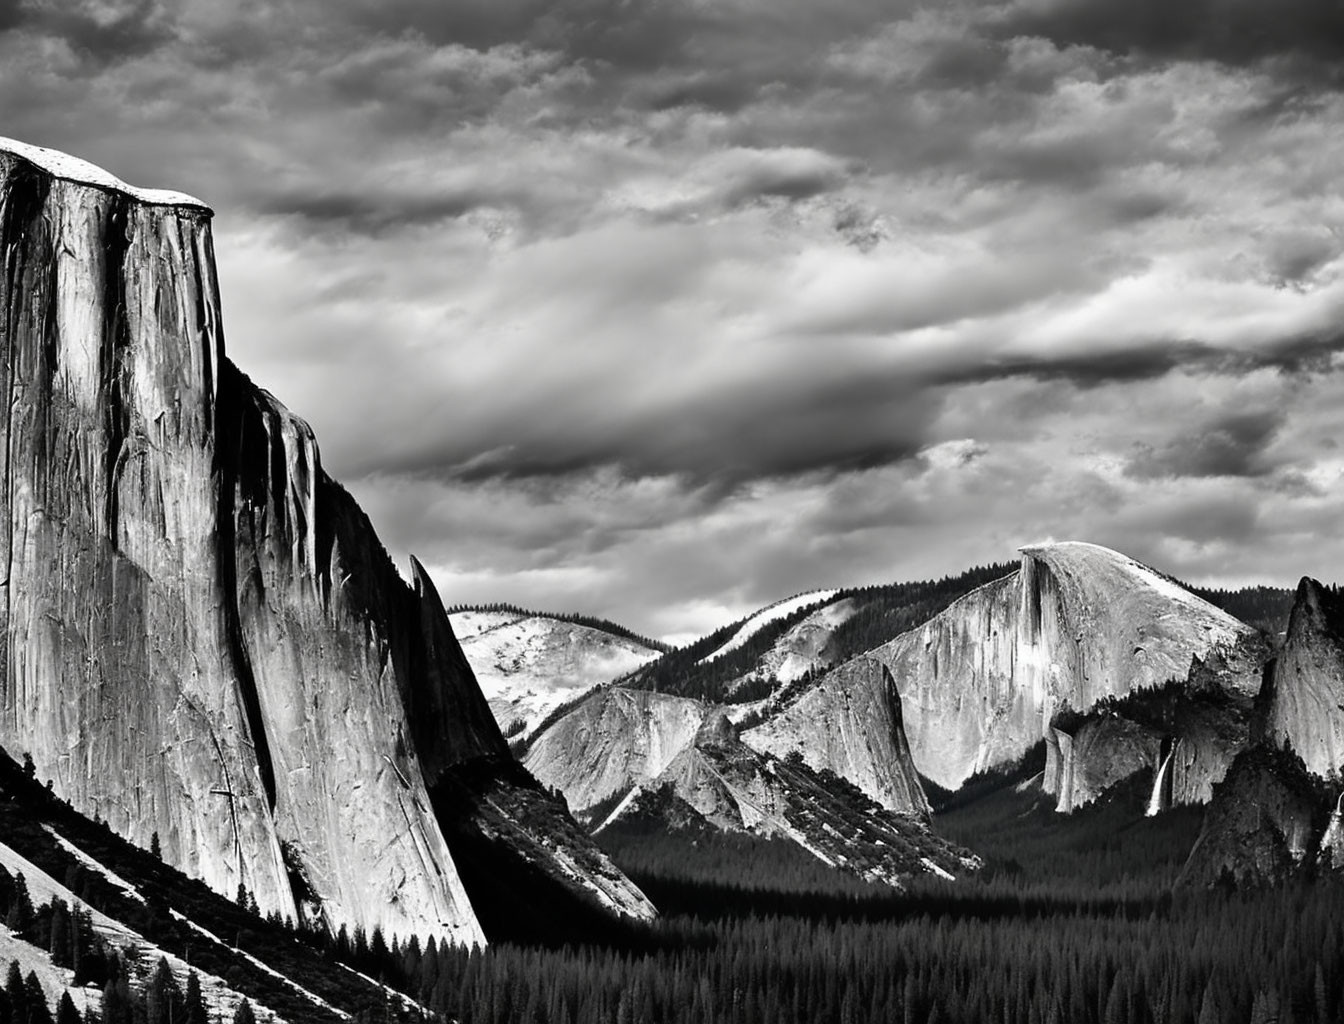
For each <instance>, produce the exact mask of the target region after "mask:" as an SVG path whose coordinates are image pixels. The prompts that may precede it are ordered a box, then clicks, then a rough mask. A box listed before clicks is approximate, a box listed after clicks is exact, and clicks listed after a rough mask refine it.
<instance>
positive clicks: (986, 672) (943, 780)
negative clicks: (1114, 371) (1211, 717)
mask: <svg viewBox="0 0 1344 1024" xmlns="http://www.w3.org/2000/svg"><path fill="white" fill-rule="evenodd" d="M868 657H870V658H872V659H874V660H876V661H879V662H881V663H883V664H884V665H886V666H887V668H888V669H889V670H890V672H891V674H892V677H893V678H894V679H895V681H896V685H897V687H898V688H899V690H900V693H901V698H902V701H903V705H904V710H905V729H906V733H907V735H908V737H909V741H910V749H911V753H912V755H913V758H914V763H915V765H916V767H917V768H918V769H919V770H920V771H921V772H923V773H924V774H925V775H927V776H928V777H929V778H931V779H933V780H934V781H935V782H937V783H938V784H939V785H942V786H945V787H947V788H949V789H955V788H956V787H957V786H959V785H960V784H961V783H962V782H963V781H964V780H965V779H966V778H967V777H968V776H970V775H971V774H972V773H974V772H977V771H982V770H984V769H987V768H991V767H994V766H995V765H1000V764H1006V763H1011V762H1012V761H1014V760H1016V759H1017V758H1018V757H1020V756H1021V755H1022V754H1023V753H1024V752H1025V751H1026V750H1027V749H1028V748H1029V747H1030V746H1032V744H1034V743H1036V742H1038V741H1039V740H1041V739H1042V738H1049V737H1050V736H1051V735H1052V734H1051V720H1052V719H1053V718H1054V716H1055V715H1056V714H1057V713H1058V712H1060V711H1062V710H1065V709H1071V710H1073V711H1079V712H1081V711H1086V710H1087V709H1089V708H1091V707H1092V706H1094V705H1096V704H1097V703H1099V702H1101V701H1103V700H1106V699H1107V698H1115V697H1123V696H1125V695H1126V694H1128V693H1131V692H1134V691H1142V690H1148V689H1153V688H1156V687H1160V686H1162V685H1164V684H1166V683H1168V682H1169V681H1171V680H1183V679H1186V678H1187V677H1188V676H1189V674H1190V672H1191V668H1192V664H1193V663H1194V661H1195V660H1196V659H1198V660H1199V661H1200V663H1201V664H1205V665H1209V666H1215V667H1216V672H1215V675H1216V684H1217V685H1218V686H1219V687H1220V688H1221V689H1224V690H1227V691H1228V692H1232V693H1236V694H1241V695H1244V696H1246V697H1247V698H1250V697H1253V696H1254V695H1255V694H1256V693H1257V692H1258V690H1259V687H1260V666H1261V663H1262V662H1263V660H1264V657H1265V651H1264V649H1263V643H1262V641H1261V639H1260V637H1259V634H1258V633H1257V631H1255V630H1253V629H1251V628H1250V627H1249V626H1246V625H1244V624H1242V623H1241V622H1238V621H1237V620H1236V619H1234V618H1232V617H1231V616H1230V615H1228V614H1226V613H1225V612H1223V611H1221V610H1219V609H1218V608H1215V607H1214V606H1213V605H1211V604H1208V603H1207V602H1205V601H1203V600H1201V599H1200V598H1198V597H1196V596H1195V595H1194V594H1192V593H1190V592H1189V591H1187V590H1185V589H1184V588H1182V587H1181V586H1179V585H1178V584H1176V583H1173V582H1172V581H1170V580H1168V579H1167V578H1166V577H1164V576H1162V575H1160V574H1159V573H1157V572H1154V571H1153V570H1152V569H1149V568H1147V567H1146V566H1143V565H1141V564H1139V563H1138V562H1135V561H1134V560H1132V559H1130V558H1126V557H1125V556H1124V555H1121V554H1119V553H1117V552H1114V551H1110V550H1108V549H1106V548H1103V547H1099V546H1097V545H1094V544H1083V543H1058V544H1048V545H1040V546H1035V547H1027V548H1024V549H1023V550H1022V563H1021V566H1020V568H1019V569H1018V570H1017V571H1016V572H1014V573H1012V574H1010V575H1008V576H1006V577H1004V578H1003V579H1001V580H998V581H997V582H994V583H990V584H987V585H986V586H983V587H981V588H980V589H978V590H976V591H974V592H972V593H970V594H968V595H967V596H965V597H963V598H962V599H961V600H959V601H957V602H955V603H954V604H952V605H951V606H950V607H949V608H947V609H946V610H945V611H944V612H942V613H941V614H940V615H937V616H935V617H934V618H933V619H931V620H930V621H929V622H927V623H925V624H924V625H923V626H920V627H917V628H916V629H913V630H911V631H909V632H908V633H905V634H902V635H901V636H899V637H897V638H896V639H894V640H892V641H891V642H890V643H887V644H884V645H883V646H881V647H878V648H876V649H875V650H873V651H871V652H869V654H868ZM1210 671H1212V670H1210Z"/></svg>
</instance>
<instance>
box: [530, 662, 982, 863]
mask: <svg viewBox="0 0 1344 1024" xmlns="http://www.w3.org/2000/svg"><path fill="white" fill-rule="evenodd" d="M874 668H875V671H876V676H877V679H878V685H877V686H875V687H874V688H873V690H872V693H871V695H870V696H871V698H872V699H873V700H875V701H877V702H880V703H882V704H883V712H882V713H883V714H884V715H885V716H886V718H887V721H888V722H889V724H890V725H891V726H892V728H893V729H894V734H893V735H892V736H891V737H890V742H889V744H888V745H887V747H885V748H883V750H884V751H885V753H886V754H887V755H889V756H891V757H892V758H894V760H893V761H892V763H891V765H890V766H889V767H888V769H887V771H886V772H885V775H884V776H883V777H884V779H886V780H887V782H888V790H889V791H890V792H899V793H900V794H901V800H902V801H903V803H902V806H901V808H900V810H899V812H898V811H896V810H893V809H891V808H889V807H886V806H883V805H881V804H879V803H878V802H875V801H874V800H873V799H872V798H871V797H870V796H869V795H868V794H866V793H865V792H863V791H861V790H860V789H859V788H858V787H855V786H854V785H852V784H851V783H849V782H847V781H846V780H845V779H842V778H840V777H839V776H838V775H836V774H833V773H831V772H829V771H818V770H816V769H814V768H812V767H809V765H808V763H807V760H806V757H807V755H806V753H805V752H800V751H797V750H793V749H790V750H786V751H784V752H783V754H782V755H781V756H775V755H774V754H773V753H768V752H762V751H760V750H758V749H753V748H752V746H749V745H747V744H746V743H744V742H743V741H742V739H741V738H740V737H739V735H738V732H737V728H736V727H735V726H734V725H733V724H732V723H731V722H730V720H729V718H728V716H727V714H726V712H725V710H724V709H723V708H721V707H715V706H712V705H707V704H703V703H701V702H699V701H692V700H688V699H686V698H682V697H672V696H668V695H665V694H658V693H653V692H650V691H630V690H626V689H624V688H621V687H612V688H609V689H607V690H604V691H602V692H600V693H598V694H595V695H594V696H592V697H590V698H588V699H587V700H586V701H584V702H583V703H581V704H580V705H579V706H578V707H576V708H574V709H573V710H571V711H570V712H568V713H567V714H566V715H564V716H563V717H562V718H560V719H559V720H558V721H556V722H555V723H553V724H552V725H550V726H549V727H547V728H546V729H544V730H542V732H541V733H540V734H539V735H538V736H537V738H536V740H535V742H534V743H533V744H532V745H531V747H530V748H529V751H528V754H527V759H526V765H527V767H528V768H529V770H531V771H532V772H533V773H535V774H536V776H537V778H539V779H540V780H541V781H542V782H543V783H545V784H547V785H551V786H556V787H558V788H559V789H561V790H562V791H563V792H564V794H565V797H566V799H567V801H568V802H569V804H570V806H571V807H572V808H573V809H574V813H575V815H576V816H577V817H578V818H579V820H581V821H586V822H587V823H588V825H589V826H590V827H591V828H593V829H594V831H595V832H598V833H605V832H607V831H609V830H611V829H617V830H618V831H619V830H621V829H623V828H626V827H628V826H631V825H633V826H635V827H636V828H637V829H639V830H643V831H647V830H648V829H649V828H650V819H651V818H652V817H659V816H662V826H661V827H663V828H665V829H671V830H675V829H677V828H681V827H684V825H685V824H686V823H689V822H693V823H695V827H696V828H714V829H718V830H721V831H725V832H750V833H752V834H754V835H759V836H766V837H775V838H782V839H786V840H788V841H791V842H794V843H797V844H798V845H799V846H801V847H802V848H803V849H805V850H806V851H808V852H809V853H811V854H812V855H813V856H815V857H817V858H818V859H820V860H822V861H823V862H825V863H827V864H830V865H832V866H835V867H839V868H842V869H844V870H847V871H850V872H853V873H855V874H857V875H859V876H860V877H862V878H865V879H867V880H869V881H875V882H884V883H887V884H892V885H898V884H900V883H901V881H902V879H904V878H906V877H908V876H909V875H911V874H916V873H921V872H933V873H936V874H943V875H951V876H959V875H961V874H964V873H966V872H967V871H972V870H975V869H976V868H977V867H978V866H979V862H978V861H977V860H975V858H974V857H972V856H970V855H969V854H966V853H965V851H959V850H956V849H955V848H953V847H952V846H950V845H949V844H947V843H946V842H944V841H943V840H941V839H939V838H938V837H937V836H935V835H934V834H933V833H932V832H931V831H930V829H929V827H928V823H927V820H926V815H927V806H928V805H927V802H926V801H925V800H924V796H923V792H922V790H920V789H919V783H918V781H917V780H916V779H914V778H913V775H912V776H911V777H910V778H909V779H908V780H904V781H903V783H902V785H901V786H900V787H898V788H893V787H891V786H890V783H891V780H892V779H894V778H895V776H896V775H897V774H898V772H899V769H900V765H901V764H905V765H907V766H908V764H909V755H908V751H905V748H904V739H903V737H902V736H901V735H900V702H899V698H897V697H896V694H895V689H894V688H893V687H892V686H891V685H890V680H889V679H888V680H886V683H885V684H882V683H881V672H882V670H881V666H874ZM891 701H894V707H892V706H890V705H889V702H891ZM854 708H855V712H856V715H857V716H858V718H860V719H864V720H867V718H868V712H867V709H866V707H865V706H864V704H863V703H862V702H860V701H856V702H855V703H854ZM856 720H858V719H856ZM823 730H824V731H827V732H828V733H829V734H830V735H831V736H832V738H833V740H834V741H835V742H836V743H837V744H838V743H843V742H845V740H846V739H852V738H853V737H854V735H855V734H854V732H853V730H852V728H851V723H848V722H845V721H835V722H832V723H830V726H829V727H828V726H826V725H825V724H823ZM903 751H904V754H902V752H903ZM872 754H873V751H869V756H870V757H871V756H872Z"/></svg>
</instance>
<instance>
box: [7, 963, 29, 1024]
mask: <svg viewBox="0 0 1344 1024" xmlns="http://www.w3.org/2000/svg"><path fill="white" fill-rule="evenodd" d="M5 995H7V996H8V997H9V1007H10V1014H11V1016H12V1017H13V1018H14V1020H17V1021H26V1020H27V1019H28V990H27V989H26V988H24V985H23V972H22V971H21V970H19V962H18V961H17V960H11V961H10V962H9V974H8V975H7V976H6V979H5Z"/></svg>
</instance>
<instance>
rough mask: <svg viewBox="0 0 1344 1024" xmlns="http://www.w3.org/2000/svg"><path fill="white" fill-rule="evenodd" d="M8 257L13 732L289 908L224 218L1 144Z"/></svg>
mask: <svg viewBox="0 0 1344 1024" xmlns="http://www.w3.org/2000/svg"><path fill="white" fill-rule="evenodd" d="M0 253H3V260H4V269H3V274H4V280H3V293H2V294H0V337H2V338H3V344H4V359H3V362H0V391H3V393H4V396H5V403H6V410H5V419H4V445H3V456H2V457H3V464H2V465H0V486H3V488H4V501H5V515H4V516H3V517H0V531H2V533H0V548H2V550H3V557H4V560H5V565H4V567H3V569H0V571H2V572H3V573H4V578H3V581H2V582H0V636H2V637H3V651H2V652H0V653H2V654H3V667H4V681H3V692H0V743H3V744H4V745H5V746H6V747H8V748H9V749H11V750H14V751H27V752H29V753H30V754H31V755H32V757H33V760H34V762H35V764H36V766H37V770H38V772H39V774H40V775H42V776H43V777H46V778H49V779H51V780H52V781H53V784H54V786H55V787H56V789H57V790H58V792H60V793H61V795H63V796H65V797H66V798H67V799H69V800H70V801H71V802H72V803H73V804H74V805H75V806H76V807H78V808H79V809H81V810H83V811H85V812H87V813H90V814H98V815H101V816H102V817H103V818H104V819H106V820H107V821H108V822H109V823H110V824H111V826H112V827H113V828H114V829H116V830H117V831H119V832H121V833H123V834H125V835H127V836H128V837H130V838H131V839H132V840H133V841H135V842H137V843H140V844H143V845H148V844H149V840H150V836H151V834H152V833H153V832H155V831H157V832H158V833H159V838H160V841H161V844H162V847H163V851H164V855H165V857H166V858H167V859H168V860H170V861H171V862H173V863H175V864H177V865H178V866H180V867H182V868H184V869H185V870H188V871H190V872H192V873H194V874H197V875H199V876H200V877H202V878H204V879H205V880H206V881H207V882H209V883H210V884H211V885H212V886H214V887H215V888H217V889H219V890H221V891H223V892H228V893H232V892H233V891H235V890H236V888H237V886H238V885H239V884H240V883H241V884H244V885H246V886H247V887H248V888H250V889H251V890H252V891H253V892H254V893H255V896H256V899H257V902H258V904H259V905H260V906H261V907H262V908H263V909H265V910H268V911H270V910H276V911H280V912H283V913H292V912H293V910H294V902H293V896H292V894H291V891H290V885H289V880H288V877H287V875H286V872H285V869H284V865H283V862H282V858H281V853H280V846H279V843H278V841H277V837H276V833H275V829H274V826H273V823H272V818H271V815H270V805H271V802H272V799H273V797H272V794H271V792H270V786H269V782H270V775H269V772H268V771H267V770H264V769H263V767H262V766H263V764H265V757H264V755H263V756H260V757H259V756H258V747H259V745H263V746H264V738H263V737H262V736H260V735H259V734H258V732H257V728H256V727H257V724H258V723H257V722H256V720H255V716H253V715H250V714H249V707H248V700H247V696H246V694H245V693H244V692H243V688H242V687H240V686H239V685H238V668H239V666H238V655H239V650H238V647H237V644H236V642H235V641H236V637H235V636H234V635H233V630H232V628H231V627H232V623H231V620H230V614H229V609H230V605H231V602H232V595H231V593H229V591H228V588H227V580H226V579H225V578H224V575H223V574H222V573H221V571H220V557H219V555H220V552H219V544H220V539H221V538H220V532H219V529H218V524H219V509H220V503H221V494H220V490H219V485H218V478H217V463H218V451H217V448H216V443H215V426H216V416H217V403H216V392H215V389H216V383H217V379H218V374H219V369H220V356H221V334H220V325H219V301H218V295H217V287H216V281H215V271H214V261H213V254H212V251H211V239H210V211H209V210H208V209H206V208H205V207H204V206H202V205H200V204H199V203H196V202H195V201H194V200H190V199H188V198H187V197H181V196H172V195H167V196H165V195H159V194H145V193H133V192H131V191H129V190H124V189H119V188H116V187H113V186H112V184H110V183H109V182H108V180H107V179H106V176H103V175H100V172H97V171H96V169H94V168H91V167H87V166H86V165H80V164H77V163H75V162H72V161H69V160H68V158H59V157H57V156H56V155H54V154H48V153H46V152H45V151H37V150H33V149H30V148H28V147H23V146H21V145H18V144H8V143H0Z"/></svg>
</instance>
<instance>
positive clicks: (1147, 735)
mask: <svg viewBox="0 0 1344 1024" xmlns="http://www.w3.org/2000/svg"><path fill="white" fill-rule="evenodd" d="M1161 747H1162V738H1161V736H1159V735H1157V734H1156V733H1154V732H1153V731H1152V730H1150V729H1147V728H1145V727H1144V726H1141V725H1138V724H1136V723H1134V722H1130V721H1128V720H1127V719H1124V718H1120V717H1119V716H1115V715H1106V716H1102V717H1098V718H1094V719H1090V720H1088V721H1086V722H1084V723H1083V724H1082V725H1081V726H1080V727H1078V728H1077V729H1076V730H1075V731H1074V732H1072V733H1070V732H1067V731H1066V730H1064V729H1058V728H1052V729H1051V730H1050V734H1049V735H1048V736H1047V737H1046V747H1045V778H1044V779H1043V780H1042V786H1043V788H1044V790H1045V792H1047V793H1049V794H1051V795H1053V796H1055V797H1056V804H1055V809H1056V810H1058V811H1072V810H1075V809H1076V808H1078V807H1082V806H1083V805H1084V804H1088V803H1091V802H1092V801H1093V800H1095V799H1096V798H1097V797H1099V796H1101V795H1102V793H1104V792H1105V791H1106V790H1108V789H1110V788H1111V787H1112V786H1114V785H1115V784H1116V783H1117V782H1121V781H1123V780H1124V779H1127V778H1129V776H1131V775H1133V774H1134V773H1135V772H1138V771H1142V770H1143V769H1144V768H1146V767H1149V766H1150V765H1153V764H1155V763H1157V762H1158V761H1159V760H1160V756H1161Z"/></svg>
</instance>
